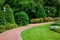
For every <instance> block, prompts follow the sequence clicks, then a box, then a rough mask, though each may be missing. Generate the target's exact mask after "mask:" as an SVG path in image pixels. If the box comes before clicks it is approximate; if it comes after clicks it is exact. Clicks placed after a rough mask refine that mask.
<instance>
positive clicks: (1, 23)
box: [0, 10, 4, 25]
mask: <svg viewBox="0 0 60 40" xmlns="http://www.w3.org/2000/svg"><path fill="white" fill-rule="evenodd" d="M3 23H4V13H3V12H2V11H1V10H0V25H3Z"/></svg>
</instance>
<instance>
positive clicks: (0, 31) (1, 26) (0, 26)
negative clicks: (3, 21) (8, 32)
mask: <svg viewBox="0 0 60 40" xmlns="http://www.w3.org/2000/svg"><path fill="white" fill-rule="evenodd" d="M4 31H5V26H3V25H0V33H2V32H4Z"/></svg>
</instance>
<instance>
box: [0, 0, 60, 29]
mask: <svg viewBox="0 0 60 40" xmlns="http://www.w3.org/2000/svg"><path fill="white" fill-rule="evenodd" d="M4 8H5V11H6V12H4ZM59 16H60V0H0V25H3V26H5V27H7V26H8V25H11V26H12V25H13V26H17V25H19V26H21V25H27V24H28V23H40V22H46V21H53V20H57V19H53V18H55V17H59ZM51 17H52V18H51ZM31 19H37V20H38V21H36V20H31ZM34 21H35V22H34ZM11 26H10V27H11ZM14 28H15V27H14ZM5 29H6V28H5ZM7 29H8V27H7ZM9 29H11V28H9Z"/></svg>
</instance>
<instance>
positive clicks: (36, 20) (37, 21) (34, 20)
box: [30, 19, 40, 23]
mask: <svg viewBox="0 0 60 40" xmlns="http://www.w3.org/2000/svg"><path fill="white" fill-rule="evenodd" d="M30 23H40V19H31V21H30Z"/></svg>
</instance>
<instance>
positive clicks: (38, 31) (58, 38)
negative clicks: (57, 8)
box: [21, 24, 60, 40]
mask: <svg viewBox="0 0 60 40" xmlns="http://www.w3.org/2000/svg"><path fill="white" fill-rule="evenodd" d="M49 27H50V24H47V25H41V26H37V27H34V28H30V29H27V30H25V31H23V32H22V33H21V36H22V38H23V40H60V34H59V33H56V32H53V31H51V30H50V29H49Z"/></svg>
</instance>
